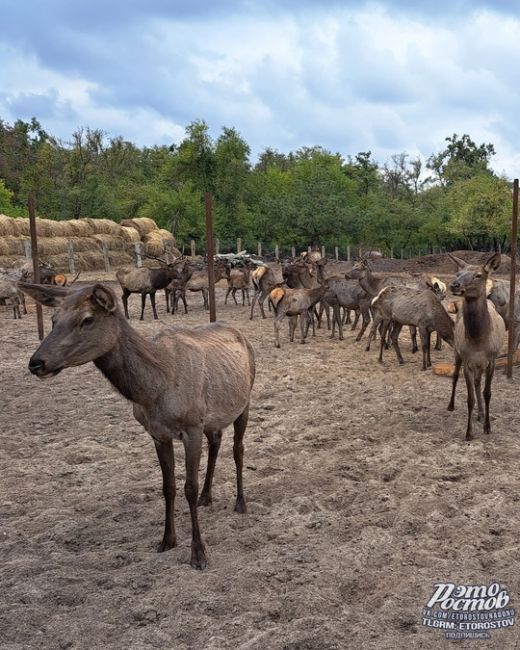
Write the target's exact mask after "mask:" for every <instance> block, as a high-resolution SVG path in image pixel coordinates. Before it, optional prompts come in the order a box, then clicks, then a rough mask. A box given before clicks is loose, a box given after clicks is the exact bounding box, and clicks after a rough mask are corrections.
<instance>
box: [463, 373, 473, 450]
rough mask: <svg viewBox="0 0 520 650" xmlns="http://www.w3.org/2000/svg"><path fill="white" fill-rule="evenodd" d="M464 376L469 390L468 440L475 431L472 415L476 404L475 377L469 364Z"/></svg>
mask: <svg viewBox="0 0 520 650" xmlns="http://www.w3.org/2000/svg"><path fill="white" fill-rule="evenodd" d="M464 378H465V379H466V389H467V391H468V425H467V427H466V440H472V439H473V431H472V428H471V415H472V413H473V407H474V406H475V393H474V384H475V377H474V376H473V372H472V371H471V370H469V368H468V367H467V366H465V367H464Z"/></svg>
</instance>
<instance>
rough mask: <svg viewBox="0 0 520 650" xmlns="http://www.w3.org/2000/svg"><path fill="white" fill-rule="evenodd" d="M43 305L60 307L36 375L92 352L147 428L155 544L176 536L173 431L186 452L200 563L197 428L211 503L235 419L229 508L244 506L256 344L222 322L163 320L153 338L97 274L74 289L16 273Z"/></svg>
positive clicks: (201, 563)
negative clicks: (159, 480) (187, 324)
mask: <svg viewBox="0 0 520 650" xmlns="http://www.w3.org/2000/svg"><path fill="white" fill-rule="evenodd" d="M20 288H21V289H22V290H23V291H25V292H26V293H28V294H29V295H31V296H32V297H33V298H34V299H35V300H37V301H38V302H40V303H41V304H43V305H47V306H50V307H57V308H58V309H57V310H56V311H55V313H54V315H53V317H52V321H53V329H52V331H51V332H50V333H49V334H48V336H47V337H46V338H45V339H44V340H43V342H42V343H41V345H40V347H39V348H38V349H37V350H36V352H35V353H34V354H33V356H32V357H31V359H30V361H29V370H30V371H31V372H32V373H33V374H34V375H36V376H37V377H40V378H43V377H53V376H55V375H57V374H58V373H59V372H60V371H61V370H63V369H64V368H68V367H71V366H80V365H83V364H85V363H88V362H89V361H93V362H94V364H95V366H96V367H97V368H98V369H99V370H100V371H101V372H102V373H103V374H104V375H105V377H106V378H107V379H108V380H109V381H110V382H111V383H112V384H113V386H115V388H116V389H117V390H118V391H119V392H120V393H121V394H122V395H123V396H124V397H126V399H128V400H130V401H131V402H132V403H133V410H134V417H135V419H136V420H137V421H138V422H139V423H140V424H142V425H143V427H144V428H145V429H146V430H147V431H148V433H149V434H150V435H151V436H152V438H153V441H154V443H155V448H156V450H157V455H158V458H159V463H160V466H161V470H162V476H163V493H164V499H165V503H166V515H165V526H164V536H163V540H162V542H161V543H160V545H159V547H158V549H157V550H158V551H159V552H162V551H167V550H168V549H171V548H172V547H174V546H175V545H176V537H175V527H174V501H175V473H174V454H173V440H174V439H179V440H182V442H183V445H184V449H185V455H186V483H185V486H184V491H185V494H186V499H187V501H188V504H189V507H190V514H191V523H192V542H191V565H192V567H194V568H197V569H204V568H205V567H206V554H205V550H204V543H203V541H202V538H201V534H200V530H199V522H198V517H197V497H198V470H199V462H200V455H201V447H202V437H203V434H204V435H206V437H207V439H208V444H209V453H208V467H207V471H206V479H205V481H204V486H203V488H202V492H201V494H200V497H199V499H198V505H208V504H210V503H211V487H212V481H213V473H214V470H215V463H216V460H217V455H218V451H219V447H220V442H221V437H222V431H223V429H224V428H225V427H227V426H228V425H230V424H231V423H233V426H234V443H233V456H234V459H235V465H236V480H237V499H236V504H235V511H236V512H240V513H244V512H246V504H245V500H244V494H243V488H242V464H243V452H244V448H243V442H242V441H243V436H244V432H245V430H246V426H247V420H248V411H249V400H250V395H251V389H252V386H253V381H254V376H255V361H254V353H253V349H252V347H251V345H250V344H249V342H248V340H247V339H246V338H245V337H244V336H243V335H242V334H241V332H239V331H238V330H236V329H235V328H233V327H230V326H228V325H227V324H226V323H223V322H218V323H213V324H211V325H205V326H200V327H195V328H193V329H187V328H186V329H185V328H175V329H174V328H168V329H164V330H162V331H161V332H160V333H159V334H157V335H156V336H155V337H153V338H151V339H145V338H144V337H142V336H141V335H140V334H139V333H138V332H136V331H135V330H134V329H133V328H132V327H131V326H130V324H129V323H128V322H127V320H126V319H125V317H124V316H123V314H122V312H121V310H120V308H119V306H118V304H117V301H116V297H115V295H114V293H113V292H112V290H111V289H109V288H108V287H106V286H104V285H102V284H96V285H93V286H88V287H84V288H82V289H79V290H76V291H74V290H70V289H67V288H65V287H46V286H43V285H37V284H24V283H20Z"/></svg>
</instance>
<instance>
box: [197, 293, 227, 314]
mask: <svg viewBox="0 0 520 650" xmlns="http://www.w3.org/2000/svg"><path fill="white" fill-rule="evenodd" d="M226 297H227V296H226ZM202 300H203V301H204V309H209V301H208V290H207V289H202Z"/></svg>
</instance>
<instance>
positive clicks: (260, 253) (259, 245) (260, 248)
mask: <svg viewBox="0 0 520 650" xmlns="http://www.w3.org/2000/svg"><path fill="white" fill-rule="evenodd" d="M257 251H258V257H262V242H261V241H259V242H258V244H257Z"/></svg>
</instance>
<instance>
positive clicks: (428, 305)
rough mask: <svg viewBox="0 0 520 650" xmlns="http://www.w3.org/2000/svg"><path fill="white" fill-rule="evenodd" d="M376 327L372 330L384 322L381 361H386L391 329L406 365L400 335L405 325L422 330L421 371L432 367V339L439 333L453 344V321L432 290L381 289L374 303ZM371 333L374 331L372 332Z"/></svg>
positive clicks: (396, 349)
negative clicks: (385, 352) (385, 349)
mask: <svg viewBox="0 0 520 650" xmlns="http://www.w3.org/2000/svg"><path fill="white" fill-rule="evenodd" d="M372 310H373V313H374V326H373V328H372V331H373V332H375V329H376V328H377V326H378V325H379V323H382V328H381V344H380V349H379V362H380V363H382V362H383V350H384V348H385V345H386V334H387V332H388V330H389V329H390V327H391V339H392V345H393V347H394V349H395V353H396V355H397V360H398V362H399V363H401V364H402V363H404V359H403V356H402V354H401V350H400V349H399V340H398V339H399V334H400V332H401V329H402V327H403V325H410V326H413V327H414V329H415V328H417V329H418V330H419V336H420V339H421V347H422V353H423V363H422V369H423V370H426V369H427V367H428V366H431V359H430V338H431V333H432V332H434V331H437V332H438V333H439V334H440V336H441V337H442V338H443V339H444V340H445V341H446V342H447V343H449V344H450V345H453V321H452V320H451V318H450V316H449V315H448V313H447V311H446V310H445V309H444V307H443V306H442V303H441V301H440V300H439V298H438V296H437V295H436V294H435V293H433V291H430V290H429V289H414V288H412V287H402V286H389V287H384V288H383V289H381V291H380V292H379V294H378V295H377V296H376V297H375V298H374V299H373V300H372ZM371 334H372V332H371Z"/></svg>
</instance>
